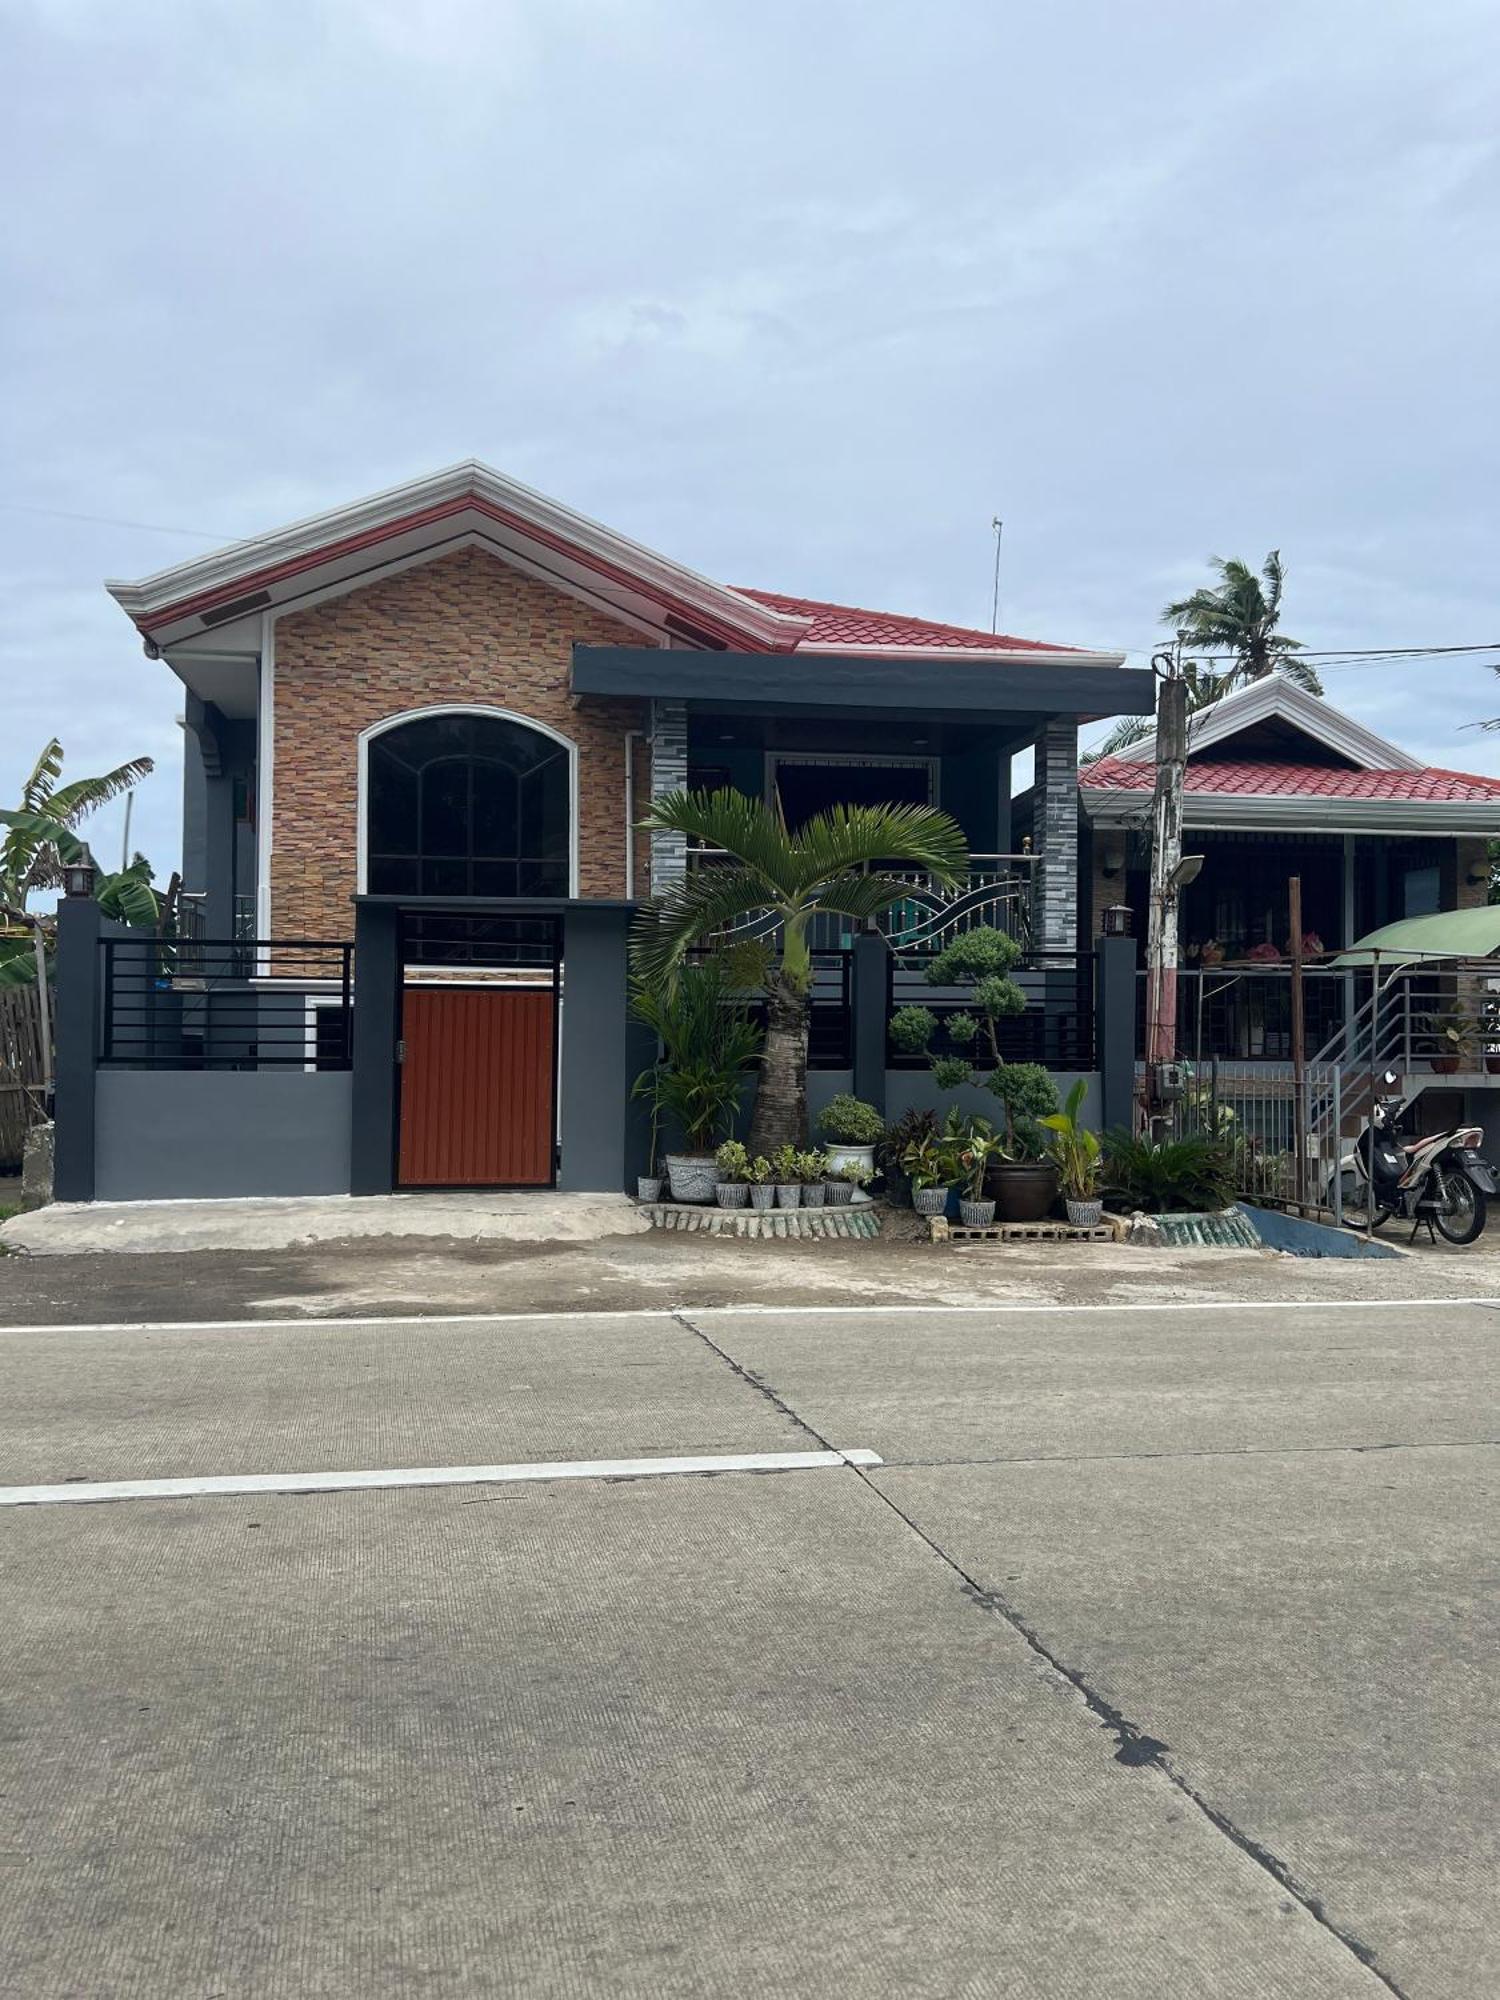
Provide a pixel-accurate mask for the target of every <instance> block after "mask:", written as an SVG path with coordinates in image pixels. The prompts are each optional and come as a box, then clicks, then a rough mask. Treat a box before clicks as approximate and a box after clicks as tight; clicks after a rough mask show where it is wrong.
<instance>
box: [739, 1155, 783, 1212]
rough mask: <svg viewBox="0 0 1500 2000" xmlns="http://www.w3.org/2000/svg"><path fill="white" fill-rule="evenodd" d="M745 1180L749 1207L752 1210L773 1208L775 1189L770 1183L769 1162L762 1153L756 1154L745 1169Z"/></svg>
mask: <svg viewBox="0 0 1500 2000" xmlns="http://www.w3.org/2000/svg"><path fill="white" fill-rule="evenodd" d="M745 1179H746V1180H747V1181H748V1182H749V1184H750V1206H751V1207H752V1208H774V1207H775V1205H776V1189H775V1187H774V1186H773V1184H772V1181H771V1162H770V1161H769V1160H768V1159H767V1158H766V1156H765V1154H764V1153H757V1154H756V1156H755V1158H754V1159H753V1160H752V1161H751V1162H750V1164H749V1166H748V1167H746V1169H745Z"/></svg>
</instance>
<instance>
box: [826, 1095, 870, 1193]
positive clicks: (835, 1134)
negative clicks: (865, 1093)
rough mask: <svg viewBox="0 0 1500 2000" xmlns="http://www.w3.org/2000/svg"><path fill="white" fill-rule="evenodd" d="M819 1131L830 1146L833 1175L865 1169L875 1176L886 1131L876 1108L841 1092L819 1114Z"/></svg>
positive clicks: (861, 1099)
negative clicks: (878, 1150)
mask: <svg viewBox="0 0 1500 2000" xmlns="http://www.w3.org/2000/svg"><path fill="white" fill-rule="evenodd" d="M818 1130H819V1132H820V1133H821V1134H822V1135H823V1138H824V1139H825V1141H827V1142H828V1166H829V1171H830V1172H831V1173H835V1174H836V1173H840V1172H841V1171H842V1170H843V1169H844V1168H845V1167H863V1168H864V1170H865V1172H866V1174H867V1175H873V1174H874V1172H875V1147H876V1144H877V1142H878V1141H879V1139H880V1137H881V1135H882V1134H883V1133H884V1131H885V1120H884V1119H883V1118H882V1117H881V1115H880V1113H879V1112H878V1111H877V1110H876V1109H875V1107H874V1105H873V1104H866V1103H865V1101H864V1099H863V1098H862V1097H852V1096H851V1095H850V1094H849V1092H848V1091H846V1090H841V1091H840V1092H839V1094H838V1096H837V1097H833V1098H830V1099H829V1101H828V1103H827V1104H825V1105H824V1106H823V1109H822V1110H821V1111H820V1112H819V1114H818Z"/></svg>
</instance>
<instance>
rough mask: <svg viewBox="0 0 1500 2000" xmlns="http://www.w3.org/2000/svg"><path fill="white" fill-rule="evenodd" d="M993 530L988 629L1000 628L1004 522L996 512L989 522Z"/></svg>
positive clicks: (997, 629) (995, 630) (995, 629)
mask: <svg viewBox="0 0 1500 2000" xmlns="http://www.w3.org/2000/svg"><path fill="white" fill-rule="evenodd" d="M990 526H991V527H992V528H993V529H994V531H995V591H994V595H993V597H992V598H991V600H990V630H991V632H998V631H999V630H1000V538H1001V536H1002V535H1003V534H1004V533H1005V523H1004V522H1003V521H1002V520H1001V518H1000V516H999V515H998V514H996V515H995V516H994V517H993V519H992V520H991V522H990Z"/></svg>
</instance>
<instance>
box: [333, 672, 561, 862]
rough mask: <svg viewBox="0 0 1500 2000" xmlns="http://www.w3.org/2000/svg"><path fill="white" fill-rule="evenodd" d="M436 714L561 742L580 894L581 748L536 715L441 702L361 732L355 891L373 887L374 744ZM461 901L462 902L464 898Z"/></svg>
mask: <svg viewBox="0 0 1500 2000" xmlns="http://www.w3.org/2000/svg"><path fill="white" fill-rule="evenodd" d="M434 715H483V716H488V717H489V718H490V719H491V720H492V721H495V722H514V723H517V724H519V725H520V727H521V728H523V729H534V730H535V731H536V733H537V734H538V735H539V736H550V737H551V739H552V741H553V742H554V743H560V744H561V745H562V747H563V749H564V750H566V751H567V753H568V894H569V895H570V896H576V895H577V894H578V745H577V744H576V743H575V742H574V740H573V738H572V737H571V736H564V735H563V733H562V731H561V730H560V729H554V728H553V727H552V725H551V723H550V722H539V721H538V720H537V718H536V717H535V716H534V715H522V714H521V713H520V711H519V710H517V709H514V708H497V707H495V706H494V705H493V704H491V703H488V702H482V701H438V702H432V703H430V704H427V705H425V706H423V707H421V708H405V709H401V710H400V711H399V712H398V713H397V714H395V715H386V716H382V717H381V719H380V721H379V722H372V723H371V724H370V725H369V727H368V728H366V729H362V730H361V731H360V732H359V741H358V758H359V769H358V777H357V803H356V807H355V875H354V884H355V891H356V893H357V894H358V895H361V896H363V895H365V894H367V892H368V888H369V809H370V744H371V743H372V742H373V741H374V739H375V738H376V737H377V736H384V735H385V734H386V733H387V731H388V730H392V729H399V728H401V727H402V725H403V724H405V723H408V722H425V721H426V720H427V718H428V717H429V716H434ZM457 900H459V901H462V900H463V899H462V898H458V899H457Z"/></svg>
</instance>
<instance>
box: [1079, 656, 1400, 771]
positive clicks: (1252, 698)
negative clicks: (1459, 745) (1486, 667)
mask: <svg viewBox="0 0 1500 2000" xmlns="http://www.w3.org/2000/svg"><path fill="white" fill-rule="evenodd" d="M1261 722H1285V723H1287V724H1288V725H1289V726H1290V727H1291V728H1293V729H1299V730H1300V731H1301V732H1302V734H1303V735H1304V736H1310V737H1311V738H1312V739H1313V741H1314V742H1315V743H1321V744H1322V745H1323V747H1324V748H1325V749H1327V750H1331V751H1333V752H1334V753H1335V755H1336V756H1340V757H1347V758H1348V760H1349V762H1350V763H1351V764H1355V765H1357V766H1358V767H1359V769H1360V770H1362V771H1420V770H1421V769H1422V768H1423V766H1422V761H1421V759H1420V758H1419V757H1413V756H1411V755H1410V754H1409V752H1407V751H1405V750H1402V749H1401V748H1400V747H1399V746H1398V745H1397V744H1395V743H1388V742H1387V741H1386V739H1385V738H1384V737H1383V736H1377V735H1376V734H1375V732H1374V730H1373V729H1366V728H1365V726H1364V724H1363V723H1362V722H1356V721H1355V720H1354V717H1353V716H1352V715H1345V714H1344V712H1343V710H1342V709H1337V708H1335V707H1334V706H1333V705H1332V703H1331V702H1326V701H1322V700H1320V699H1319V697H1318V696H1317V695H1315V694H1309V693H1308V691H1307V689H1306V688H1300V687H1298V686H1297V684H1296V682H1295V681H1289V680H1288V679H1287V677H1286V675H1285V674H1267V675H1266V676H1265V678H1264V679H1263V680H1258V681H1252V682H1251V683H1250V685H1249V686H1248V687H1242V688H1236V689H1235V691H1234V692H1233V694H1226V695H1224V696H1223V697H1222V698H1221V699H1220V700H1219V701H1216V702H1214V703H1213V704H1212V706H1211V707H1209V708H1204V709H1200V710H1199V711H1198V713H1197V714H1196V715H1194V716H1191V717H1190V718H1189V720H1188V755H1189V757H1193V756H1196V755H1197V754H1198V752H1199V751H1202V750H1207V749H1208V748H1209V746H1210V745H1211V744H1214V743H1224V742H1226V741H1227V740H1228V739H1229V738H1230V737H1233V736H1237V735H1238V734H1239V733H1240V731H1241V730H1242V729H1250V728H1252V727H1254V726H1255V725H1256V724H1257V723H1261ZM1116 754H1117V755H1118V757H1119V759H1120V761H1121V762H1122V763H1125V764H1150V763H1153V762H1154V761H1155V758H1156V746H1155V744H1154V742H1153V741H1152V739H1151V738H1150V737H1149V736H1146V737H1144V738H1142V740H1141V741H1140V742H1139V743H1132V744H1130V745H1129V746H1128V747H1127V748H1126V749H1124V750H1121V751H1118V752H1117V753H1116ZM1279 761H1285V762H1293V761H1295V760H1294V759H1290V758H1287V759H1283V760H1279Z"/></svg>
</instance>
